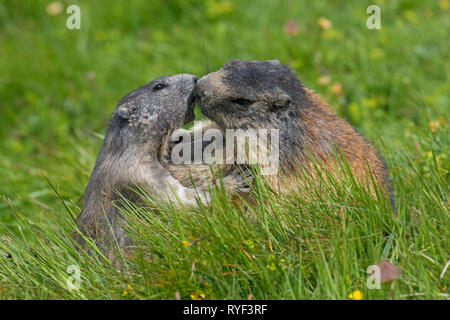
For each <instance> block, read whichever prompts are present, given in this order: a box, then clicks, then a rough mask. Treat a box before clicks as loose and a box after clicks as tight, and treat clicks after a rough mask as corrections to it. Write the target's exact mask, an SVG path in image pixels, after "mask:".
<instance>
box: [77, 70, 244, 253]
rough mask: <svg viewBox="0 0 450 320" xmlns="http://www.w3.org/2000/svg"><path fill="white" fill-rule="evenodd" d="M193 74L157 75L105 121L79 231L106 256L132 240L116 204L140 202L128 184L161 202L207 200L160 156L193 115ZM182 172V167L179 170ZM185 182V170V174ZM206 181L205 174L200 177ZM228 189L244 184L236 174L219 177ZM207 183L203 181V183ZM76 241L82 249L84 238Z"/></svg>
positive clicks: (205, 201)
mask: <svg viewBox="0 0 450 320" xmlns="http://www.w3.org/2000/svg"><path fill="white" fill-rule="evenodd" d="M196 81H197V77H195V76H194V75H189V74H179V75H174V76H165V77H161V78H158V79H156V80H154V81H152V82H150V83H148V84H146V85H144V86H142V87H140V88H138V89H136V90H134V91H132V92H130V93H129V94H127V95H126V96H125V97H123V98H122V99H121V100H120V101H119V103H118V105H117V107H116V109H115V111H114V113H113V115H112V117H111V120H110V121H109V125H108V130H107V132H106V135H105V139H104V142H103V145H102V147H101V150H100V153H99V155H98V159H97V162H96V164H95V167H94V170H93V172H92V174H91V177H90V180H89V183H88V185H87V187H86V190H85V193H84V206H83V210H82V212H81V214H80V216H79V217H78V225H79V229H80V230H81V232H83V234H85V235H86V236H88V237H90V238H91V239H93V240H94V241H95V242H96V243H97V244H98V245H99V247H100V249H101V251H103V252H104V253H107V254H108V255H109V253H110V251H109V249H110V248H112V247H119V248H120V247H124V246H128V245H130V244H131V241H130V238H129V237H128V236H127V234H126V232H125V230H124V229H123V228H122V226H121V218H122V215H121V213H120V211H119V209H118V208H117V206H120V200H121V197H126V199H127V200H138V199H137V198H139V197H138V195H137V194H136V193H135V192H134V191H131V190H130V188H133V187H135V186H138V187H139V188H140V189H142V190H144V191H145V192H146V193H148V194H149V196H151V197H153V198H155V199H159V200H173V201H174V202H175V203H178V201H180V202H181V203H183V204H187V205H194V206H195V205H197V201H198V200H200V201H202V202H203V203H207V202H208V201H209V199H210V196H209V193H208V189H207V188H205V189H199V188H198V187H196V188H194V187H193V186H192V185H190V186H183V185H182V184H181V183H180V182H179V181H178V180H177V179H175V178H174V177H173V176H172V175H171V173H170V172H169V171H168V170H167V168H166V165H165V161H164V157H166V156H167V153H168V141H169V137H170V135H171V134H172V132H173V131H174V130H175V129H178V128H180V127H181V126H183V125H184V124H186V123H187V122H190V121H192V120H193V119H194V111H193V102H194V95H193V90H194V85H195V83H196ZM178 171H180V170H178ZM184 175H186V176H187V177H185V178H184V179H185V180H188V178H189V173H188V172H184ZM202 179H206V177H202ZM223 182H224V184H225V185H226V190H228V191H231V190H233V188H235V187H236V188H240V187H241V186H242V185H245V184H246V181H245V180H244V178H243V177H242V176H241V175H240V172H236V173H235V174H230V175H228V176H227V177H224V179H223ZM203 185H207V184H203ZM74 238H75V240H76V242H77V243H78V244H79V245H80V246H81V247H82V248H85V243H84V241H83V239H82V238H83V237H82V236H81V235H80V234H78V233H76V234H75V235H74Z"/></svg>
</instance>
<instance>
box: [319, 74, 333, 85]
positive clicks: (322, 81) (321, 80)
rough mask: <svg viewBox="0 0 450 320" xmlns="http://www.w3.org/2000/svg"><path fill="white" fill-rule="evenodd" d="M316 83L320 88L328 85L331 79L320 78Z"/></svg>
mask: <svg viewBox="0 0 450 320" xmlns="http://www.w3.org/2000/svg"><path fill="white" fill-rule="evenodd" d="M317 82H318V83H319V85H321V86H326V85H329V84H330V82H331V77H330V76H320V77H319V79H318V80H317Z"/></svg>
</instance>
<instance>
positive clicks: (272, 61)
mask: <svg viewBox="0 0 450 320" xmlns="http://www.w3.org/2000/svg"><path fill="white" fill-rule="evenodd" d="M267 62H270V63H271V64H275V65H279V64H280V60H278V59H272V60H267Z"/></svg>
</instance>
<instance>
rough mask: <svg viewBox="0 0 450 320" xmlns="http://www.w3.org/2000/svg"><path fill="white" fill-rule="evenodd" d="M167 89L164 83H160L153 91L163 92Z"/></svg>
mask: <svg viewBox="0 0 450 320" xmlns="http://www.w3.org/2000/svg"><path fill="white" fill-rule="evenodd" d="M165 87H166V85H165V84H164V83H158V84H157V85H156V86H155V87H154V88H153V90H161V89H164V88H165Z"/></svg>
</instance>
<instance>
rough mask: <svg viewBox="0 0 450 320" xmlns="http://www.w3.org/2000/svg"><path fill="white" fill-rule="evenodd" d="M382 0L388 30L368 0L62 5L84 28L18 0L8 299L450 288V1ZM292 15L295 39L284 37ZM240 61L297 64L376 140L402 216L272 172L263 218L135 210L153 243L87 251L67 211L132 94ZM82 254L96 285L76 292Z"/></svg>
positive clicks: (0, 257)
mask: <svg viewBox="0 0 450 320" xmlns="http://www.w3.org/2000/svg"><path fill="white" fill-rule="evenodd" d="M373 2H375V3H377V4H379V5H380V7H381V19H382V20H381V23H382V29H381V30H368V29H367V28H366V26H365V23H366V18H367V16H368V15H367V14H366V13H365V10H366V8H367V6H368V5H369V4H372V2H371V1H360V0H358V1H356V0H355V1H345V2H341V1H339V2H338V1H321V0H318V1H305V2H301V1H295V2H294V1H293V2H288V1H269V0H267V1H239V2H235V3H231V4H230V3H228V2H225V1H222V2H221V1H218V0H211V1H200V0H190V1H181V0H178V1H131V0H130V1H127V2H126V3H124V2H123V1H95V2H94V1H79V2H76V1H74V2H73V1H61V3H62V4H63V5H64V7H65V6H67V5H69V4H73V3H78V4H79V5H80V7H81V12H82V24H81V30H68V29H66V27H65V19H66V17H67V15H66V14H65V13H64V11H63V12H62V13H60V14H59V15H56V16H50V15H48V14H47V12H46V6H47V4H48V1H32V2H26V3H25V2H20V1H12V0H9V1H8V0H7V1H3V2H2V3H1V4H0V58H1V59H0V108H1V109H0V110H1V117H0V146H1V149H0V150H1V153H0V179H1V180H0V182H1V183H0V194H1V195H2V198H1V200H0V298H4V299H13V298H28V299H29V298H55V299H70V298H92V299H94V298H96V299H130V298H132V299H149V298H153V299H163V298H167V299H174V298H175V294H176V292H178V293H179V294H180V296H181V297H182V298H183V299H190V298H191V294H194V295H197V296H200V294H204V295H205V297H206V298H207V299H236V298H242V299H246V298H247V297H248V296H249V295H250V294H251V295H253V297H254V298H257V299H269V298H270V299H346V298H347V296H348V294H349V293H351V292H352V291H354V290H360V291H361V292H362V293H363V296H364V299H391V298H394V299H433V298H436V299H442V298H444V299H445V298H447V299H448V291H449V284H450V281H449V279H450V271H447V272H446V273H445V274H443V275H442V277H441V273H442V271H443V269H444V267H445V265H446V263H447V262H448V261H449V259H450V249H449V239H450V217H449V212H448V205H449V200H448V193H449V192H448V191H449V188H448V179H449V168H450V161H449V160H450V159H449V148H448V146H449V140H450V139H449V132H448V129H449V120H448V110H449V109H448V106H449V104H450V99H449V91H450V82H449V79H448V75H449V74H450V68H449V64H448V60H449V49H448V30H449V27H450V26H449V21H450V19H449V18H450V17H449V12H450V9H446V10H444V8H445V7H446V5H445V3H447V2H445V1H418V0H417V1H415V0H408V1H373ZM320 17H326V18H327V19H329V20H330V21H331V22H332V28H330V29H328V30H323V29H321V28H320V27H319V26H318V23H317V21H318V19H319V18H320ZM290 19H294V20H296V21H297V24H298V33H297V34H296V35H289V34H287V33H286V32H285V31H284V25H285V23H286V22H287V21H288V20H290ZM233 58H241V59H255V60H264V59H271V58H278V59H280V60H281V61H282V62H283V63H285V64H289V65H290V66H291V67H293V68H294V69H295V70H296V72H297V74H298V75H299V78H300V79H301V80H302V82H303V83H304V84H305V85H306V86H308V87H310V88H312V89H314V90H315V91H316V92H318V93H320V94H321V95H322V96H323V97H324V99H325V100H327V101H328V102H330V103H331V104H332V105H333V107H334V108H335V109H336V111H337V112H338V113H339V114H340V115H341V116H343V117H345V118H346V119H347V120H348V121H350V123H352V124H353V125H354V126H355V127H356V128H357V129H358V130H359V131H360V132H362V133H363V134H364V135H365V136H366V137H367V138H368V139H369V140H370V141H372V142H373V143H374V145H375V147H376V148H377V149H378V150H379V151H380V152H381V154H383V155H384V156H385V157H386V158H387V162H388V166H389V169H390V172H391V176H392V180H393V185H394V190H395V198H396V201H397V204H398V207H399V210H398V215H397V216H395V215H393V214H392V212H391V211H390V210H389V209H387V208H385V207H384V206H383V205H382V203H384V202H383V201H382V200H377V199H373V198H372V197H370V196H369V195H367V193H366V192H365V191H364V190H361V189H359V188H358V187H357V186H354V188H352V189H351V191H350V192H347V191H346V190H345V188H342V187H337V188H336V189H337V193H336V194H335V193H333V192H331V191H330V192H325V193H324V192H317V193H314V191H315V189H314V188H312V187H311V188H309V189H307V191H309V193H308V192H307V191H302V190H299V192H298V193H297V194H292V195H290V196H286V197H282V198H280V197H274V196H273V195H272V194H271V193H270V191H269V190H268V189H267V188H266V186H264V185H263V184H259V183H257V184H256V187H255V190H253V192H254V193H255V196H256V199H258V201H257V203H256V204H255V205H253V206H252V207H251V209H250V210H249V212H245V211H244V210H242V209H240V208H239V207H237V206H233V205H231V204H230V203H229V202H228V201H227V200H226V199H225V198H224V197H223V196H222V195H220V194H218V195H217V198H216V199H214V201H213V202H212V204H211V206H209V207H207V208H201V209H198V210H194V211H192V210H188V209H174V208H171V207H170V206H168V207H167V206H162V207H161V208H160V210H159V211H158V213H155V212H152V211H151V210H145V217H146V219H145V220H139V221H136V219H135V218H134V217H133V216H131V217H129V219H128V220H129V222H130V228H131V229H133V235H134V237H135V238H136V241H137V243H138V244H139V250H138V254H137V256H136V257H135V258H133V259H130V260H129V261H127V264H126V265H127V268H126V269H124V270H122V272H119V271H116V270H115V269H114V268H112V267H111V266H109V265H108V264H107V262H104V261H103V262H102V261H91V260H89V259H88V258H87V257H84V256H81V255H80V254H78V253H76V252H75V251H74V250H73V248H72V246H71V244H70V240H69V236H70V234H71V232H72V231H73V230H74V225H73V222H72V219H71V214H69V212H68V211H70V212H71V213H72V214H73V215H77V214H78V212H79V210H80V206H81V197H82V193H83V190H84V188H85V186H86V184H87V181H88V179H89V175H90V172H91V170H92V168H93V165H94V161H95V159H96V155H97V154H98V151H99V149H100V145H101V142H102V139H101V136H102V135H103V134H104V132H105V130H106V126H107V122H108V120H109V116H110V114H111V112H112V110H113V109H114V106H115V103H116V102H117V101H118V100H119V99H120V98H121V97H122V96H123V95H124V94H126V93H127V92H129V91H131V90H132V89H134V88H135V87H137V86H139V85H142V84H144V83H146V82H148V81H150V80H151V79H153V78H156V77H158V76H161V75H165V74H174V73H180V72H189V73H194V74H196V75H198V76H201V75H204V74H206V73H208V72H210V71H213V70H216V69H218V68H219V67H220V66H221V65H222V64H223V63H224V62H226V61H227V60H230V59H233ZM324 76H328V77H330V79H331V81H330V83H329V84H323V81H320V80H319V79H322V80H323V77H324ZM321 77H322V78H321ZM337 84H340V85H341V86H342V92H340V90H339V85H337ZM44 177H48V180H49V181H50V182H51V184H53V186H54V188H53V187H52V186H51V185H50V184H49V182H48V181H47V180H46V178H44ZM336 183H338V182H336V181H330V182H329V185H331V186H333V185H335V184H336ZM305 193H308V194H307V196H305ZM312 196H315V198H314V199H312V198H311V197H312ZM136 210H138V211H142V210H144V209H142V208H134V209H133V210H129V211H131V212H135V211H136ZM196 239H201V240H199V241H197V242H195V244H193V245H192V246H190V247H186V246H185V245H184V244H183V241H188V242H189V243H192V242H193V241H195V240H196ZM7 254H10V255H11V256H12V258H7ZM381 259H389V260H390V261H392V262H393V263H395V264H396V265H400V266H401V267H402V268H403V275H402V277H401V278H400V279H398V280H395V281H394V282H393V283H392V284H389V283H383V284H382V288H381V290H369V289H367V287H366V285H365V284H366V279H367V276H368V274H366V269H367V267H368V266H369V265H372V264H375V263H377V262H379V261H380V260H381ZM72 264H75V265H78V266H79V267H80V271H81V276H82V282H81V289H80V291H69V290H67V286H66V279H67V277H68V276H69V274H68V273H67V267H68V266H69V265H72ZM125 291H126V293H124V292H125Z"/></svg>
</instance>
